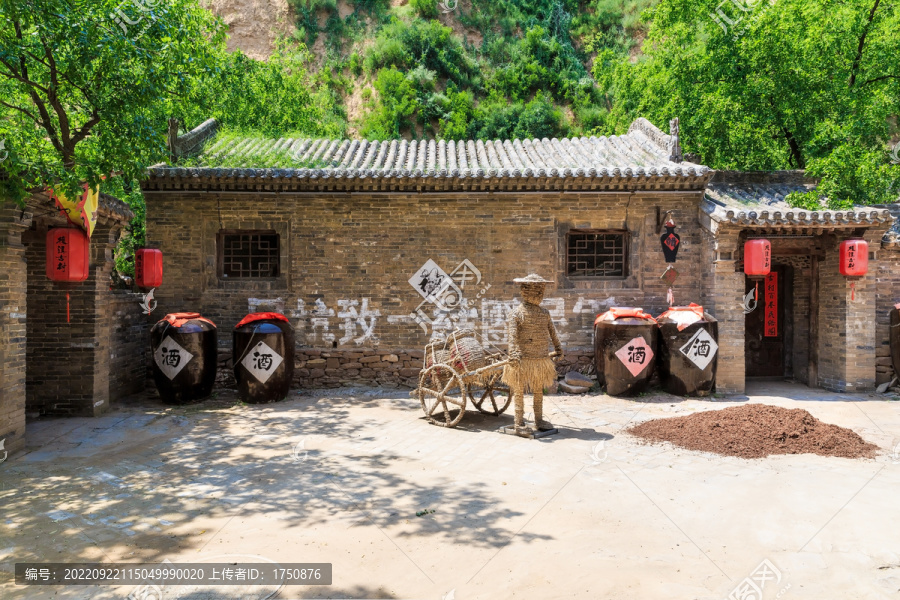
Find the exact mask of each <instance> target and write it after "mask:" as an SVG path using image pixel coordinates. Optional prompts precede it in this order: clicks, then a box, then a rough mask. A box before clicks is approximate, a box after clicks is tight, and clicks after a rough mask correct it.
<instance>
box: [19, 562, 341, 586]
mask: <svg viewBox="0 0 900 600" xmlns="http://www.w3.org/2000/svg"><path fill="white" fill-rule="evenodd" d="M103 584H108V585H142V584H151V585H331V563H284V564H275V563H168V564H164V565H160V564H159V563H148V564H143V563H124V564H114V563H16V585H103Z"/></svg>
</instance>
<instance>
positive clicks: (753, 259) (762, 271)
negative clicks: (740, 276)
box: [744, 240, 772, 279]
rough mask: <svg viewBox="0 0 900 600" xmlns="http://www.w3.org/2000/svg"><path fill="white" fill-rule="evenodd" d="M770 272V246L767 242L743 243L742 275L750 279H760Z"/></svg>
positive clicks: (753, 241) (750, 241)
mask: <svg viewBox="0 0 900 600" xmlns="http://www.w3.org/2000/svg"><path fill="white" fill-rule="evenodd" d="M771 270H772V244H770V243H769V240H749V241H747V242H745V243H744V273H745V274H746V275H747V276H748V277H750V278H751V279H762V278H763V277H765V276H766V275H768V274H769V271H771Z"/></svg>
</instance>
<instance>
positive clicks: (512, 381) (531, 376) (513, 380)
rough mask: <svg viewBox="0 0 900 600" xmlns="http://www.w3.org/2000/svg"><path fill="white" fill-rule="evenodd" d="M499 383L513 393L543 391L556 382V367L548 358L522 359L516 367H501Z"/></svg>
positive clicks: (508, 365) (510, 365)
mask: <svg viewBox="0 0 900 600" xmlns="http://www.w3.org/2000/svg"><path fill="white" fill-rule="evenodd" d="M501 381H503V383H505V384H506V385H508V386H509V387H510V389H511V390H514V391H515V390H523V391H524V392H525V393H534V391H535V390H538V391H544V388H548V387H550V386H551V385H553V384H554V383H555V382H556V366H555V365H554V364H553V361H552V360H551V359H550V358H549V357H548V358H523V359H522V360H521V361H520V362H519V364H518V365H512V364H507V365H506V366H504V367H503V377H502V378H501Z"/></svg>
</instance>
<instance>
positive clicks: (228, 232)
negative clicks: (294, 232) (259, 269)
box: [216, 229, 283, 281]
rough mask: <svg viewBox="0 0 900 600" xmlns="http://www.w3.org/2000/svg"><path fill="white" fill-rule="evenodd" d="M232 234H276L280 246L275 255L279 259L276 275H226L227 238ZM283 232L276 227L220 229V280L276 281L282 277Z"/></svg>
mask: <svg viewBox="0 0 900 600" xmlns="http://www.w3.org/2000/svg"><path fill="white" fill-rule="evenodd" d="M230 235H241V236H247V235H268V236H275V239H276V241H277V243H278V246H277V247H276V248H275V251H274V255H275V258H276V260H277V263H276V265H275V268H276V272H275V275H267V276H264V277H262V276H261V277H255V276H252V275H251V276H246V277H236V276H231V275H225V238H226V236H230ZM281 243H282V241H281V234H280V233H279V232H278V231H277V230H275V229H219V230H218V231H217V232H216V276H217V277H218V279H219V280H220V281H275V280H278V279H279V278H281V277H282V276H283V275H282V269H281V251H282V248H281Z"/></svg>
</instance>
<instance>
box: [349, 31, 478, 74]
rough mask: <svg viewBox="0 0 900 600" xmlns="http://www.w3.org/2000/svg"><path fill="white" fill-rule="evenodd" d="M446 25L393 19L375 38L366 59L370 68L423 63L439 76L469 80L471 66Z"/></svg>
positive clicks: (461, 46)
mask: <svg viewBox="0 0 900 600" xmlns="http://www.w3.org/2000/svg"><path fill="white" fill-rule="evenodd" d="M452 34H453V30H452V29H451V28H450V27H445V26H443V25H441V24H440V23H439V22H438V21H427V22H426V21H422V20H419V19H416V20H413V21H412V22H411V23H405V22H403V21H401V20H399V19H393V20H391V22H390V23H388V24H387V25H385V26H384V27H383V28H382V29H381V31H380V32H379V33H378V37H377V38H376V39H375V46H374V47H373V48H372V50H371V52H370V53H369V56H368V58H367V60H368V62H369V67H370V70H375V69H379V68H382V67H396V68H399V69H404V70H405V69H414V68H416V67H418V66H424V67H425V68H427V69H430V70H432V71H434V72H435V73H436V74H437V75H438V76H439V77H447V78H450V79H452V80H453V81H456V82H457V83H469V76H470V74H471V72H472V71H473V70H474V68H475V64H474V62H473V61H472V59H471V58H470V57H469V56H468V55H467V53H466V51H465V48H464V47H463V45H462V43H461V42H460V41H459V39H458V38H457V37H455V36H453V35H452Z"/></svg>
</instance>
